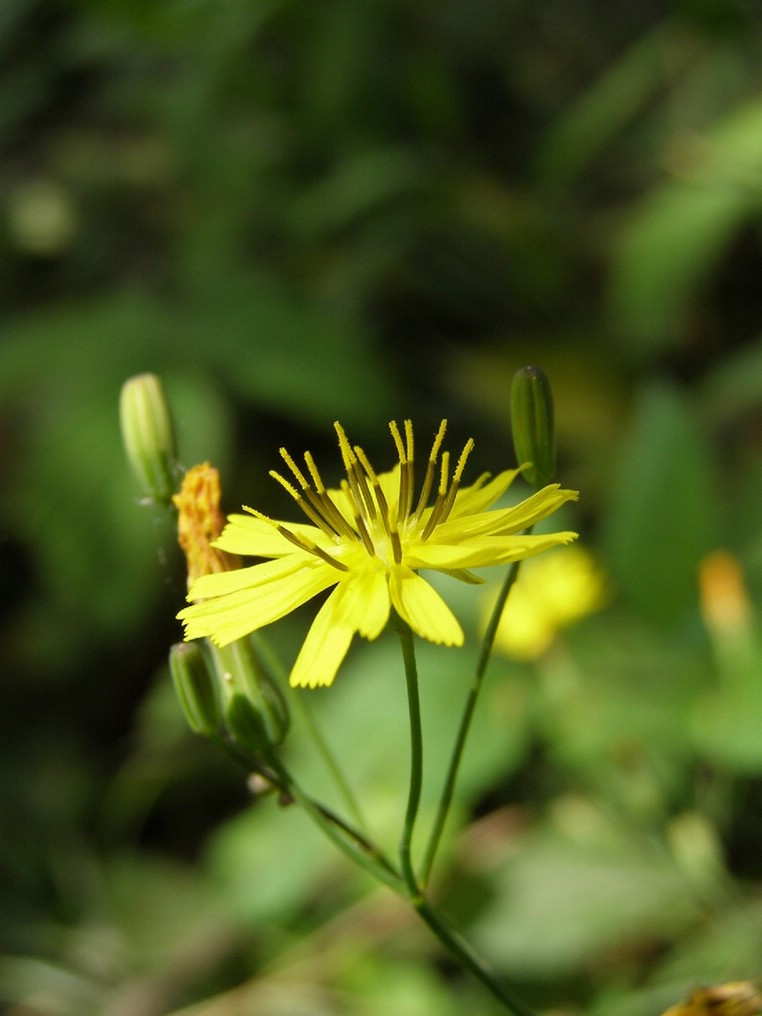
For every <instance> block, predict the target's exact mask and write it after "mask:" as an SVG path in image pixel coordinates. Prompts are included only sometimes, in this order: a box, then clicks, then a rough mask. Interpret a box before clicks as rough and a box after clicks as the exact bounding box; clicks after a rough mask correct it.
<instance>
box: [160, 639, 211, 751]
mask: <svg viewBox="0 0 762 1016" xmlns="http://www.w3.org/2000/svg"><path fill="white" fill-rule="evenodd" d="M169 670H170V673H171V674H172V681H173V682H174V685H175V691H176V692H177V697H178V699H179V700H180V705H181V706H182V710H183V712H184V713H185V718H186V719H187V721H188V723H189V724H190V727H191V729H192V730H194V731H195V732H196V733H197V734H203V735H204V737H214V736H215V735H217V734H219V732H220V729H221V715H220V703H219V696H218V694H217V678H216V675H215V674H213V673H212V672H211V671H210V669H209V666H208V665H207V661H206V658H205V656H204V653H203V651H202V649H201V646H200V645H199V644H198V643H197V642H180V643H179V644H177V645H174V646H172V648H171V649H170V651H169Z"/></svg>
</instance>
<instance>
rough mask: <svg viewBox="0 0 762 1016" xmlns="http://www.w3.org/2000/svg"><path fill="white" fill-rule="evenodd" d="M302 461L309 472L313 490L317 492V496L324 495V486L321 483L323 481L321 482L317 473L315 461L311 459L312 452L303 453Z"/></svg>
mask: <svg viewBox="0 0 762 1016" xmlns="http://www.w3.org/2000/svg"><path fill="white" fill-rule="evenodd" d="M304 461H305V464H306V466H307V469H309V471H310V476H311V477H312V482H313V483H314V484H315V490H316V491H317V492H318V494H322V493H324V492H325V484H324V483H323V480H322V478H321V476H320V473H319V472H318V467H317V465H316V464H315V460H314V459H313V457H312V452H305V453H304Z"/></svg>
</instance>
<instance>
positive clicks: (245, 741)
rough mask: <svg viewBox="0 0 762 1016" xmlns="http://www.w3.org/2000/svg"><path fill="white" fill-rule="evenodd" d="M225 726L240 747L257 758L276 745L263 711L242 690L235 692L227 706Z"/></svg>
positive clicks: (263, 755) (264, 755)
mask: <svg viewBox="0 0 762 1016" xmlns="http://www.w3.org/2000/svg"><path fill="white" fill-rule="evenodd" d="M225 726H226V727H227V729H228V732H229V733H230V735H231V737H232V738H233V740H234V741H235V743H236V744H237V745H238V747H239V748H243V749H244V750H245V751H247V752H249V753H250V754H252V755H255V756H256V757H257V758H263V757H266V756H267V753H268V751H269V750H270V749H271V748H273V747H274V745H273V741H272V738H271V737H270V734H269V732H268V730H267V725H266V723H265V717H264V716H263V714H262V711H261V710H259V709H257V708H256V707H255V706H254V705H253V704H252V702H251V700H250V699H248V698H247V697H246V696H245V695H242V694H241V692H234V694H233V696H232V698H231V699H230V701H229V702H228V704H227V706H226V707H225Z"/></svg>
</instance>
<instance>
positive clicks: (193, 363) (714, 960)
mask: <svg viewBox="0 0 762 1016" xmlns="http://www.w3.org/2000/svg"><path fill="white" fill-rule="evenodd" d="M0 54H1V56H2V66H3V74H2V77H0V145H1V146H2V148H1V151H2V156H1V161H0V174H2V190H1V191H0V216H1V226H0V301H2V319H1V329H2V331H1V332H0V393H1V399H2V402H1V404H2V417H1V418H0V448H1V449H2V462H3V481H2V484H0V498H1V502H0V507H1V510H2V519H1V521H0V556H1V561H2V565H1V572H0V574H1V575H2V587H1V588H2V599H3V611H2V621H1V622H0V623H1V624H2V628H1V632H2V674H3V678H2V681H3V691H4V695H3V701H4V706H3V708H2V710H0V787H1V789H2V799H1V801H0V809H1V813H0V820H1V822H2V829H1V831H0V864H1V870H2V883H1V884H0V891H1V893H2V896H0V913H2V919H1V921H0V924H1V925H2V930H1V931H0V936H1V938H2V941H1V942H0V945H1V946H2V951H3V954H4V958H3V959H2V962H0V1001H1V1002H2V1003H3V1004H4V1005H5V1007H6V1010H7V1011H8V1012H9V1013H12V1014H14V1016H91V1014H92V1016H99V1014H103V1016H160V1014H168V1013H179V1012H181V1011H182V1012H183V1013H184V1014H186V1016H191V1014H193V1016H249V1014H256V1016H355V1014H357V1016H381V1014H388V1013H395V1014H396V1016H424V1014H426V1016H428V1014H432V1013H436V1014H437V1016H455V1014H460V1013H464V1012H476V1011H478V1012H480V1013H485V1014H487V1013H492V1012H493V1011H495V1012H496V1009H495V1008H494V1005H493V1004H492V1002H491V1001H490V1000H489V999H488V998H486V997H485V995H484V994H483V992H482V990H481V989H480V987H479V986H478V985H476V984H474V983H472V981H471V980H470V979H469V978H468V977H467V976H465V975H462V974H461V973H460V972H459V971H458V970H457V969H455V968H454V967H453V966H452V965H451V964H450V963H449V961H447V960H446V959H445V958H444V957H443V956H442V954H441V952H440V950H439V949H438V947H437V946H436V944H435V943H434V942H433V941H432V940H430V939H429V937H428V935H427V933H426V931H425V929H424V928H423V927H422V926H421V927H419V926H418V925H417V924H416V922H415V919H414V917H412V916H411V915H410V914H409V913H408V912H407V910H406V909H405V908H404V906H403V905H402V904H401V903H399V902H398V901H397V900H396V899H394V898H393V897H392V896H391V895H390V894H388V893H386V892H385V891H383V890H379V891H372V886H371V885H370V884H369V883H368V881H367V879H366V878H365V877H364V876H361V875H358V874H356V873H355V872H354V871H352V870H351V869H350V868H349V866H348V864H347V862H346V861H345V860H344V859H343V858H342V857H340V856H334V853H333V851H332V848H331V847H330V845H325V844H323V843H322V841H321V840H320V839H319V837H318V835H317V834H316V833H313V831H312V830H311V828H310V827H309V825H308V823H307V822H306V820H304V819H303V818H302V817H301V815H299V814H298V813H297V812H296V811H295V810H294V809H279V808H278V807H277V805H276V804H275V802H273V801H272V800H269V799H266V800H262V801H257V802H255V803H253V804H252V803H251V798H250V795H249V793H248V791H247V789H246V786H245V784H244V781H243V779H242V777H241V775H240V773H239V771H238V770H237V769H235V767H234V766H233V765H232V763H230V762H229V761H228V760H227V759H226V758H225V757H222V756H221V754H220V753H218V752H217V751H216V750H215V749H213V748H212V747H211V746H209V745H207V744H206V743H203V742H201V741H199V740H197V739H194V738H193V736H192V735H191V734H190V732H189V731H188V730H187V729H186V727H185V725H184V721H183V720H182V717H181V716H180V713H179V709H178V707H177V705H176V703H175V701H174V699H173V695H172V691H171V687H170V684H169V680H168V675H167V671H166V654H167V649H168V646H169V645H170V644H171V642H173V641H176V640H177V639H178V637H179V631H178V625H177V623H176V622H175V621H174V614H175V612H176V610H177V609H178V607H179V606H180V605H181V603H182V599H183V595H184V575H183V564H182V562H181V560H180V555H179V552H178V551H177V550H176V549H175V547H174V543H173V537H172V520H171V519H170V518H169V517H166V516H164V515H162V513H161V512H155V511H153V510H152V509H150V508H146V507H145V506H141V505H140V504H139V494H138V492H137V490H136V489H135V486H134V484H133V482H132V480H131V478H130V477H129V475H128V472H127V468H126V466H125V464H124V461H123V455H122V451H121V447H120V440H119V432H118V419H117V402H118V394H119V390H120V386H121V384H122V382H123V381H124V380H125V379H126V378H127V377H129V376H130V375H132V374H134V373H137V372H141V371H146V370H150V371H154V372H156V373H158V374H160V375H161V377H162V378H163V380H164V382H165V385H166V387H167V389H168V391H169V393H170V396H171V398H172V402H173V405H174V408H175V412H176V417H177V424H178V434H179V441H180V453H181V458H182V461H183V463H184V464H185V465H187V466H190V465H192V464H193V463H195V462H197V461H200V460H203V459H211V460H212V461H213V462H214V463H215V464H216V465H217V466H219V467H220V469H221V470H222V472H223V479H224V484H225V492H226V493H225V497H226V507H227V508H228V509H229V510H234V509H236V508H237V507H238V505H239V504H241V503H242V502H245V503H250V504H252V503H253V504H256V505H257V506H258V507H260V508H262V509H263V510H265V511H271V512H272V513H274V514H281V513H284V512H286V511H288V510H289V508H288V506H287V505H286V504H285V503H284V498H283V494H282V491H280V490H279V489H278V488H277V486H276V485H275V484H273V483H272V482H271V481H270V480H268V479H267V470H268V469H270V468H273V467H275V466H276V465H277V463H278V457H277V448H278V446H279V445H281V444H285V445H287V446H288V447H289V448H290V449H291V450H292V451H293V452H295V453H298V452H299V451H300V450H302V449H304V448H307V447H308V448H310V449H311V450H312V451H313V453H314V454H315V456H316V459H317V461H318V462H319V463H321V468H324V469H325V472H326V474H328V475H331V474H330V469H331V463H333V464H334V466H335V468H338V465H339V463H338V457H337V456H336V455H335V453H334V442H333V438H332V426H331V424H332V422H333V420H335V419H337V418H338V419H341V421H342V422H343V423H344V425H345V427H346V428H347V429H348V430H349V433H350V436H351V437H352V439H353V440H354V441H358V442H360V443H362V444H363V446H364V447H365V448H366V450H367V451H368V453H369V454H370V456H371V458H372V460H373V461H374V463H376V464H377V466H378V467H379V468H383V467H384V466H386V465H387V464H389V463H390V462H391V455H392V452H393V449H392V446H391V442H390V440H389V437H388V431H387V427H386V424H387V421H388V420H389V419H390V418H392V417H397V418H399V419H403V418H405V417H406V416H412V417H413V418H414V420H415V422H416V425H417V428H418V433H419V435H422V436H425V435H427V434H428V433H430V432H431V431H433V430H434V429H435V427H436V424H437V423H438V421H439V420H440V418H441V417H443V416H447V417H448V418H449V420H450V425H451V433H452V442H451V444H452V446H453V447H454V446H456V445H457V444H458V441H459V440H461V439H465V437H467V436H470V435H472V436H473V437H474V438H475V439H476V450H475V452H474V455H473V457H472V461H471V463H470V470H471V472H470V475H471V476H473V477H475V476H476V475H477V474H478V473H479V472H481V471H482V470H485V469H488V470H491V471H498V470H500V469H502V468H505V467H506V466H510V465H513V464H514V463H513V458H512V451H511V446H510V434H509V425H508V419H509V407H508V392H509V386H510V379H511V377H512V375H513V372H514V371H515V370H516V368H517V367H519V366H522V365H523V364H524V363H527V362H532V363H539V364H540V365H542V366H543V367H544V368H545V370H546V371H547V373H548V374H549V375H550V377H551V380H552V382H553V386H554V391H555V395H556V404H557V423H558V430H559V445H560V473H559V478H560V479H561V480H562V482H563V483H564V485H566V486H572V487H578V488H579V489H580V490H581V491H582V497H581V500H580V502H579V505H578V506H575V510H574V511H573V512H569V513H568V514H567V516H566V517H565V518H564V519H563V520H562V521H563V524H564V525H568V526H571V527H573V528H578V529H579V530H580V532H581V533H582V538H583V541H584V542H585V544H586V545H587V546H588V547H589V548H590V549H592V550H594V551H595V552H596V554H597V556H598V560H599V561H600V563H601V564H602V566H603V568H604V569H605V570H606V572H607V574H608V576H609V580H610V585H611V589H612V591H613V594H612V598H611V602H610V603H609V605H608V606H607V608H606V609H605V610H603V611H601V612H598V613H597V614H594V615H593V616H591V617H589V618H587V619H585V620H584V621H582V622H581V623H580V624H579V625H577V626H576V627H574V628H571V629H569V630H568V631H567V632H565V633H563V634H562V635H561V636H559V638H558V639H557V641H556V643H555V644H554V646H553V647H552V648H551V650H549V651H548V653H546V654H545V655H544V656H543V657H542V658H541V659H539V660H537V661H534V662H517V661H512V660H510V659H508V658H496V659H495V661H494V665H493V667H492V670H491V672H490V680H489V683H488V687H487V692H486V695H485V699H484V701H483V703H482V708H481V711H480V714H479V719H478V726H479V730H478V731H477V732H475V738H474V742H473V743H472V745H471V750H470V751H469V753H468V757H467V760H466V766H465V772H464V780H463V784H462V793H461V796H460V798H459V801H458V808H457V810H458V814H459V818H460V819H461V820H462V822H464V823H465V832H463V833H462V834H461V835H459V836H457V837H453V838H452V839H451V842H450V843H449V847H448V853H449V856H448V857H447V862H448V863H445V864H443V865H442V867H441V868H440V880H439V883H438V885H437V887H436V891H437V893H438V894H439V895H440V896H441V897H442V899H443V900H444V905H445V908H446V909H447V910H448V911H449V912H450V913H451V914H452V915H453V916H454V917H455V919H456V920H457V922H458V923H459V924H460V926H461V927H462V928H463V929H464V930H465V931H466V933H467V934H468V935H469V936H470V937H471V938H473V939H474V941H476V942H477V943H478V944H479V946H480V947H481V948H482V950H483V951H484V953H485V954H486V955H487V956H488V957H489V959H490V961H491V962H492V963H493V965H494V966H495V968H496V969H497V970H498V971H499V972H500V973H501V974H504V975H505V976H507V977H509V978H510V979H512V981H513V983H514V984H516V985H517V986H518V988H519V989H520V991H521V992H523V994H524V995H525V996H526V998H527V999H528V1000H530V1001H531V1002H532V1004H533V1005H534V1006H535V1007H536V1008H537V1009H538V1011H542V1012H544V1013H548V1014H550V1013H552V1014H553V1016H575V1014H582V1013H584V1014H588V1016H604V1014H606V1016H655V1014H658V1013H659V1012H661V1011H662V1010H663V1009H664V1008H666V1007H667V1006H668V1005H669V1004H671V1003H673V1002H675V1001H676V1000H677V999H678V998H679V997H680V995H681V994H682V993H683V992H684V991H685V990H687V988H688V987H690V985H692V984H694V983H707V982H713V981H723V980H731V979H734V978H746V977H753V976H755V975H760V974H762V959H761V957H762V779H761V777H762V649H761V648H760V647H761V646H762V643H761V642H760V633H759V631H758V629H757V626H756V619H755V617H754V614H753V608H752V607H751V603H753V601H754V599H755V598H756V597H757V596H758V594H759V591H760V588H761V587H762V514H761V510H760V505H761V504H762V456H761V455H760V452H761V450H762V285H760V277H761V276H762V246H761V245H760V211H761V210H762V71H761V70H760V68H761V67H762V63H761V60H762V22H761V20H760V9H759V5H758V4H757V3H756V2H754V0H682V2H679V0H674V2H672V3H667V4H657V3H649V2H643V3H638V4H631V3H628V2H625V0H618V2H602V0H582V2H579V3H575V4H569V3H565V2H563V0H543V2H542V3H533V2H529V0H469V2H463V0H419V2H417V3H409V2H408V3H403V2H401V0H312V2H310V0H160V2H157V0H68V2H67V0H4V2H3V4H2V7H1V8H0ZM422 439H423V440H424V443H425V437H423V438H422ZM335 478H336V477H335V475H334V476H332V479H335ZM718 548H724V549H725V550H726V551H728V552H729V553H730V554H731V555H732V558H731V559H730V560H731V561H733V562H735V563H736V565H737V567H738V568H739V569H740V571H741V574H742V575H743V576H744V582H745V589H746V596H747V597H748V600H747V601H743V599H742V600H741V606H739V601H738V598H737V597H736V599H735V600H734V599H733V596H732V595H730V594H728V596H729V599H728V597H726V601H727V602H726V606H727V603H729V604H730V608H729V610H730V620H729V621H728V618H727V616H725V615H723V614H722V609H720V614H719V620H718V619H717V616H715V615H712V614H711V611H710V614H709V620H708V621H707V611H706V609H705V611H704V616H703V617H702V613H701V611H700V598H699V579H698V576H699V568H700V564H701V562H702V560H705V558H706V555H707V554H708V553H710V552H712V551H713V550H716V549H718ZM731 592H732V591H731ZM448 595H450V594H449V593H448ZM479 597H480V594H479V593H478V592H474V590H472V589H467V590H465V593H464V592H463V591H462V590H454V591H452V593H451V602H453V604H455V605H456V609H457V610H458V612H459V616H461V617H462V618H463V620H464V623H465V625H466V627H467V628H468V631H469V633H470V635H471V636H472V638H471V639H470V641H469V642H468V644H467V646H466V648H465V649H463V650H462V651H459V652H444V651H443V650H440V649H437V648H434V647H428V646H427V647H424V648H423V650H422V653H421V673H422V683H423V688H422V694H423V697H424V707H426V706H428V710H427V717H428V719H427V737H428V740H427V749H428V759H429V763H430V765H431V767H432V769H433V776H432V777H431V779H432V780H433V782H434V783H436V771H437V767H438V766H440V767H441V765H442V764H443V760H444V758H445V757H446V752H447V747H448V744H449V739H450V738H451V736H452V732H453V730H454V726H455V722H456V716H457V712H458V708H459V703H460V701H461V696H462V693H463V690H464V688H465V684H466V680H467V676H468V674H469V671H470V667H471V666H472V662H473V657H474V653H475V634H476V628H477V621H478V617H479V613H480V610H481V607H480V602H481V601H480V598H479ZM720 600H721V602H725V601H723V600H722V588H721V589H720ZM744 602H745V603H746V605H745V606H744V605H743V604H744ZM733 604H735V605H736V607H735V613H734V612H733ZM726 614H727V611H726ZM713 617H714V620H712V618H713ZM723 617H724V620H723ZM308 619H309V611H307V612H304V613H303V614H300V615H299V616H297V617H294V618H290V619H289V620H288V621H286V622H283V623H282V624H280V625H279V626H278V627H277V630H275V631H274V633H273V637H274V640H275V643H276V645H277V646H278V648H279V649H280V650H281V652H282V654H283V657H284V659H285V660H287V661H290V660H291V659H292V658H293V656H294V653H295V651H296V646H297V645H298V640H299V638H300V637H301V636H302V634H303V633H304V631H305V628H306V624H307V622H308ZM403 694H404V693H403V682H402V676H401V666H400V662H399V659H398V656H397V653H396V652H395V643H394V641H393V639H392V638H391V637H390V636H383V637H382V638H381V639H380V640H379V641H378V642H377V643H375V644H373V645H372V646H368V645H367V644H364V643H363V644H361V645H359V646H357V647H355V649H354V650H353V652H352V655H351V656H350V659H349V661H348V663H347V665H346V666H345V667H344V668H343V669H342V671H341V673H340V675H339V679H338V682H337V684H336V686H335V688H334V689H332V690H331V691H330V692H329V693H322V694H315V696H314V698H311V700H310V704H311V705H314V706H315V709H316V711H317V713H318V716H319V719H320V721H321V724H322V725H323V729H324V731H325V732H326V734H327V736H328V737H329V739H330V740H331V742H332V743H333V744H334V745H335V747H336V750H337V751H338V753H339V755H340V756H341V758H342V759H343V760H344V761H345V762H346V763H347V766H348V768H349V770H350V772H352V774H353V777H354V778H355V779H356V781H357V783H358V785H360V786H361V787H363V788H364V789H363V796H364V798H365V800H366V805H367V810H368V812H369V813H370V815H371V817H372V819H373V822H374V823H375V825H376V827H377V828H378V829H379V830H380V831H381V832H380V835H381V837H382V839H383V838H384V837H385V838H386V840H388V841H389V843H390V844H391V846H392V847H393V844H394V837H395V836H396V830H397V829H398V825H399V820H400V817H401V813H402V802H403V800H404V792H405V779H406V766H407V748H406V744H405V715H404V704H403ZM289 751H290V757H291V759H292V761H293V765H294V767H295V768H297V769H298V768H299V767H300V766H301V767H302V768H303V769H305V770H306V771H308V772H309V769H310V765H311V763H310V760H309V758H308V756H307V755H306V751H305V749H304V747H303V745H302V744H301V743H300V742H299V740H298V738H292V741H291V744H290V748H289ZM314 786H315V788H316V790H317V791H320V790H321V777H320V776H319V775H316V776H315V777H314ZM429 805H430V801H429ZM424 818H425V816H424Z"/></svg>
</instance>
